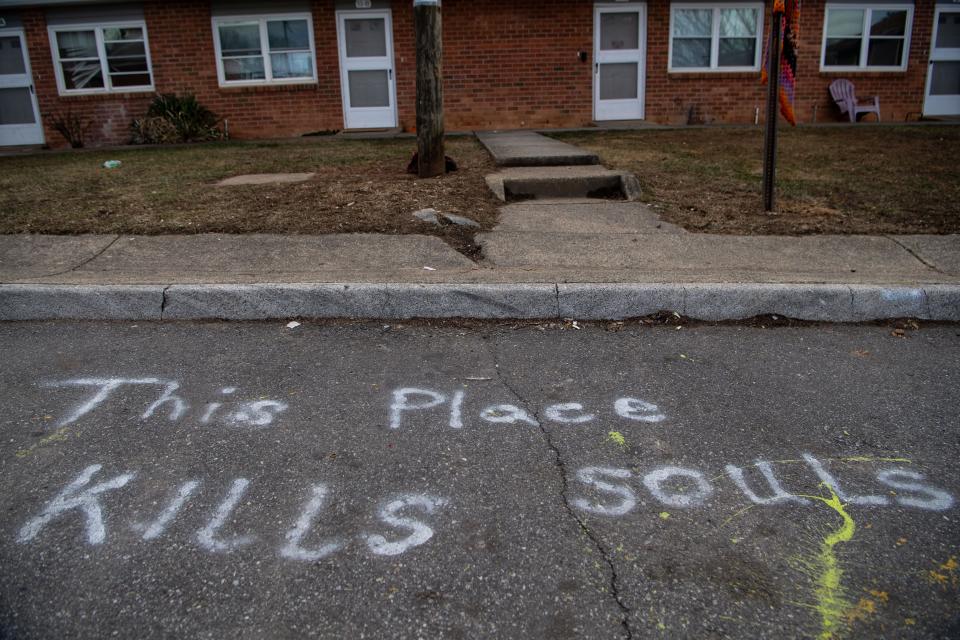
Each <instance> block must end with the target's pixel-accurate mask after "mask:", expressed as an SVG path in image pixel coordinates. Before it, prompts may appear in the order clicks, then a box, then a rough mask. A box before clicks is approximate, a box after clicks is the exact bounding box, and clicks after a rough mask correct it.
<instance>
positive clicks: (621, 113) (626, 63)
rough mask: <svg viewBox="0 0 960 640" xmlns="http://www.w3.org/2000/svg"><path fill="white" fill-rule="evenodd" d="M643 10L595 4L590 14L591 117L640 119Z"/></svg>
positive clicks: (639, 6)
mask: <svg viewBox="0 0 960 640" xmlns="http://www.w3.org/2000/svg"><path fill="white" fill-rule="evenodd" d="M646 36H647V7H646V5H645V4H640V3H630V4H623V3H621V4H598V5H596V6H595V7H594V11H593V62H594V65H593V71H594V73H593V117H594V118H595V119H596V120H639V119H641V118H643V93H644V79H645V77H646V69H645V67H646V60H645V58H646V50H647V43H646V39H647V38H646Z"/></svg>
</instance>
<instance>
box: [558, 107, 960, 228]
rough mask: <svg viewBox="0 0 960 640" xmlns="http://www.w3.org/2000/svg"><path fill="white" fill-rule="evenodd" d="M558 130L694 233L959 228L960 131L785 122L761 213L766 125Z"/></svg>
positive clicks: (954, 128)
mask: <svg viewBox="0 0 960 640" xmlns="http://www.w3.org/2000/svg"><path fill="white" fill-rule="evenodd" d="M557 137H560V138H562V139H563V140H565V141H567V142H571V143H573V144H578V145H580V146H582V147H585V148H587V149H590V150H591V151H594V152H596V153H598V154H599V155H600V159H601V162H603V163H604V164H605V165H607V166H610V167H611V168H617V169H624V170H627V171H631V172H633V173H635V174H636V175H637V177H638V178H639V179H640V183H641V185H642V187H643V190H644V200H646V201H647V202H649V203H650V204H651V206H652V207H653V208H654V209H655V210H656V211H657V212H658V213H659V214H660V215H661V217H662V218H663V219H664V220H666V221H668V222H672V223H674V224H678V225H680V226H682V227H684V228H685V229H687V230H689V231H694V232H701V233H720V234H741V235H806V234H817V233H829V234H912V233H917V234H926V233H929V234H948V233H960V205H958V202H960V165H958V163H956V162H954V161H953V159H952V156H953V154H954V151H953V150H955V149H957V148H960V127H958V126H949V125H948V126H939V125H938V126H901V127H886V126H884V127H865V126H859V127H857V126H850V127H847V126H838V127H808V128H803V127H801V128H797V129H792V128H789V127H783V128H782V129H781V132H780V146H779V153H778V166H777V206H776V211H775V212H773V213H766V212H764V211H763V210H762V199H761V180H762V169H761V167H762V145H763V132H762V130H761V129H760V128H759V127H756V128H717V129H686V130H685V129H676V130H655V129H648V130H642V131H628V132H624V131H614V132H609V131H608V132H597V133H592V132H591V133H576V134H563V135H558V136H557Z"/></svg>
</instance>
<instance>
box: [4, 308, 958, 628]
mask: <svg viewBox="0 0 960 640" xmlns="http://www.w3.org/2000/svg"><path fill="white" fill-rule="evenodd" d="M958 336H960V327H957V326H945V325H941V326H930V327H924V328H922V329H920V330H908V331H906V333H905V335H904V336H903V337H898V336H895V335H891V329H890V328H889V327H879V326H859V327H849V326H847V327H845V326H825V327H824V326H819V327H799V328H777V329H760V328H748V327H742V326H740V327H737V326H731V327H706V326H704V327H685V328H683V329H679V330H678V329H675V328H673V327H643V326H635V325H627V326H625V327H623V328H622V329H620V330H616V331H614V330H610V328H607V327H603V326H587V327H583V328H582V329H580V330H578V329H576V328H573V327H572V326H568V327H566V328H561V327H558V326H553V327H539V328H538V327H536V326H528V327H522V328H511V327H508V326H503V325H501V326H491V327H464V328H458V327H453V326H446V327H441V328H436V327H429V326H416V325H401V326H398V325H393V324H391V325H383V324H382V323H371V324H350V325H333V324H327V325H320V324H311V323H305V324H304V325H302V326H299V327H297V328H294V329H288V328H286V327H285V326H284V324H283V323H269V324H238V323H234V324H227V323H222V324H219V323H209V324H186V323H184V324H176V323H167V324H150V323H141V324H131V323H113V324H110V323H104V324H96V323H48V324H43V323H29V324H6V325H0V361H2V362H3V366H2V370H0V394H2V396H0V400H2V412H0V442H2V443H3V444H2V447H0V514H2V516H0V637H2V638H102V637H127V638H131V637H136V638H159V637H183V638H206V637H210V638H274V637H302V636H317V637H329V638H364V637H365V638H384V637H411V638H412V637H423V638H440V637H445V638H480V637H482V638H493V637H502V638H520V637H523V638H573V637H588V638H619V637H627V636H628V635H629V636H632V637H633V638H656V637H664V638H683V637H691V638H714V637H715V638H747V637H774V636H776V637H781V638H794V637H798V638H800V637H817V638H823V639H826V638H846V637H886V638H899V637H904V638H913V637H916V638H921V637H922V638H956V637H958V636H960V606H958V603H960V584H958V583H960V568H958V566H957V561H958V556H960V526H958V523H960V511H958V509H960V502H958V499H960V425H958V416H960V393H958V388H960V337H958Z"/></svg>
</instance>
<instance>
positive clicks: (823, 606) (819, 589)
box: [803, 484, 874, 640]
mask: <svg viewBox="0 0 960 640" xmlns="http://www.w3.org/2000/svg"><path fill="white" fill-rule="evenodd" d="M820 486H821V487H826V489H827V490H828V491H830V497H829V498H824V497H823V496H809V495H805V496H803V497H804V498H809V499H811V500H817V501H819V502H822V503H824V504H825V505H827V506H828V507H830V508H831V509H833V510H834V511H836V512H837V514H838V515H839V516H840V517H841V518H843V524H842V525H841V526H840V528H839V529H837V530H836V531H832V532H831V533H830V534H829V535H827V537H825V538H824V539H823V542H822V543H820V550H819V552H817V553H816V554H815V555H814V556H813V557H812V558H810V559H809V561H807V562H806V563H805V564H808V565H809V566H810V568H811V569H813V571H814V574H815V576H814V577H815V587H814V596H815V598H816V604H814V605H813V609H814V610H815V611H816V612H817V613H818V614H820V633H819V634H818V635H817V638H818V640H831V638H836V637H837V634H838V633H839V632H840V631H842V630H843V628H844V627H845V625H846V624H849V620H848V615H849V614H850V611H851V609H853V610H854V611H856V608H854V607H853V606H852V605H851V604H850V602H848V601H847V599H846V598H845V597H844V590H843V586H842V584H841V580H842V578H843V569H842V568H841V567H840V561H839V560H838V559H837V553H836V546H837V545H838V544H841V543H844V542H850V540H852V539H853V534H854V532H856V530H857V526H856V524H855V523H854V522H853V518H851V517H850V514H848V513H847V510H846V509H845V508H844V506H843V504H842V503H841V502H840V497H839V496H838V495H837V493H836V492H835V491H834V490H833V487H831V486H830V485H827V484H822V485H820ZM863 606H864V609H867V608H870V607H871V606H874V605H873V601H872V600H871V601H870V603H869V604H867V603H865V604H864V605H863Z"/></svg>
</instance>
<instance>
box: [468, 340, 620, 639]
mask: <svg viewBox="0 0 960 640" xmlns="http://www.w3.org/2000/svg"><path fill="white" fill-rule="evenodd" d="M484 341H485V342H486V343H487V348H488V349H489V351H490V355H491V357H492V359H493V365H494V367H493V370H494V372H495V375H496V377H497V380H498V381H499V382H500V384H502V385H503V386H504V387H505V388H506V389H507V391H509V392H510V393H511V394H512V395H513V397H514V398H516V399H517V402H519V403H520V408H521V409H523V410H525V411H527V412H528V413H529V414H530V415H532V416H533V417H534V419H535V420H536V421H537V428H538V429H539V430H540V434H541V435H542V436H543V440H544V442H545V443H546V445H547V448H549V449H550V451H552V452H553V458H554V466H555V467H556V469H557V472H558V473H559V475H560V497H561V499H562V501H563V508H564V510H565V511H566V512H567V515H568V516H570V518H571V519H573V521H574V522H576V523H577V526H578V527H579V528H580V531H581V532H583V535H584V536H586V538H587V539H588V540H589V541H590V543H591V544H593V546H594V548H596V550H597V552H598V553H599V554H600V557H601V558H603V561H604V562H605V563H606V565H607V568H608V569H609V574H610V582H609V587H610V594H611V595H612V596H613V600H614V602H615V603H616V605H617V608H618V609H619V610H620V614H621V618H620V625H621V626H622V627H623V631H624V633H625V634H626V638H627V640H632V639H633V630H632V629H631V627H630V609H629V608H628V607H627V605H626V604H624V602H623V597H622V595H621V593H620V577H619V574H618V573H617V567H616V565H615V564H614V562H613V558H611V557H610V552H609V551H608V549H607V548H606V546H604V544H603V543H602V542H601V541H600V539H599V538H598V537H597V535H596V534H595V533H594V532H593V531H592V530H591V529H590V527H589V526H587V523H586V522H584V520H583V518H581V517H580V515H579V514H578V513H577V512H576V511H575V510H574V509H573V507H572V506H570V481H569V479H568V475H567V465H566V463H565V462H564V460H563V455H562V454H561V453H560V448H559V447H558V446H557V443H556V442H554V440H553V436H552V435H551V434H550V431H549V430H548V429H547V428H546V427H544V426H543V420H541V418H540V414H539V412H538V411H537V410H536V409H535V408H534V406H533V405H532V404H530V403H529V402H527V400H526V399H525V398H524V397H523V396H522V395H521V394H520V392H519V391H518V390H517V389H516V388H515V387H514V386H513V385H512V384H511V383H510V382H508V381H507V379H506V377H504V375H503V374H502V373H501V371H500V359H499V357H498V356H497V349H496V347H495V346H494V345H493V344H491V343H490V341H489V338H486V337H485V338H484Z"/></svg>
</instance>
